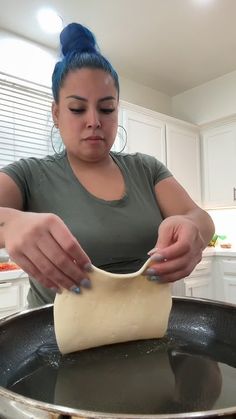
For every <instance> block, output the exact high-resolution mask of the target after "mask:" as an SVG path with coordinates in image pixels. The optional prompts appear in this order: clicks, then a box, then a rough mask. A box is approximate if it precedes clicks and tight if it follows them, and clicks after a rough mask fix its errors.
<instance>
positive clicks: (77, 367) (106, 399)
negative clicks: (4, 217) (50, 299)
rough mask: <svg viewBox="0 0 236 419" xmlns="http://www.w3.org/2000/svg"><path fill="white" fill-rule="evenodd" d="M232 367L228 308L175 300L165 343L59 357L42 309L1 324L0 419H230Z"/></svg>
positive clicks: (234, 390)
mask: <svg viewBox="0 0 236 419" xmlns="http://www.w3.org/2000/svg"><path fill="white" fill-rule="evenodd" d="M235 367H236V306H234V305H232V304H223V303H220V302H213V301H211V300H203V299H194V298H182V297H181V298H180V297H174V298H173V306H172V310H171V314H170V319H169V325H168V330H167V334H166V336H165V337H164V338H162V339H151V340H144V341H136V342H126V343H123V344H117V345H109V346H104V347H100V348H93V349H90V350H85V351H81V352H78V353H74V354H69V355H67V356H64V357H62V356H61V355H60V354H59V351H58V348H57V345H56V340H55V334H54V325H53V306H52V305H47V306H44V307H41V308H38V309H33V310H27V311H25V312H22V313H19V314H16V315H13V316H9V317H7V318H5V319H2V320H0V417H1V418H4V419H26V418H27V419H29V418H33V419H44V418H50V419H52V418H53V419H56V418H57V419H59V418H60V419H63V418H64V419H65V418H67V419H72V418H96V419H101V418H122V419H123V418H132V419H136V418H147V419H151V418H155V419H157V418H160V419H161V418H163V419H164V418H169V419H171V418H197V417H219V416H221V417H222V416H227V417H229V418H235V417H236V368H235ZM225 372H226V373H227V374H228V376H227V377H228V378H227V380H228V381H227V380H226V383H225V376H224V374H225ZM227 374H226V375H227ZM71 383H72V384H73V385H71ZM222 392H223V393H224V394H223V393H222ZM222 394H223V396H224V397H223V396H222ZM222 397H223V399H224V400H223V399H222ZM221 399H222V404H220V403H219V401H220V400H221ZM72 401H73V403H71V402H72Z"/></svg>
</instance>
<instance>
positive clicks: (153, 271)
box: [144, 268, 156, 276]
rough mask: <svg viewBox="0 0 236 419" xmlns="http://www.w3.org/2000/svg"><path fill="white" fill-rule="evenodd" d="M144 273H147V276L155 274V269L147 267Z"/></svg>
mask: <svg viewBox="0 0 236 419" xmlns="http://www.w3.org/2000/svg"><path fill="white" fill-rule="evenodd" d="M144 275H147V276H152V275H156V271H155V269H152V268H148V269H147V270H146V271H145V272H144Z"/></svg>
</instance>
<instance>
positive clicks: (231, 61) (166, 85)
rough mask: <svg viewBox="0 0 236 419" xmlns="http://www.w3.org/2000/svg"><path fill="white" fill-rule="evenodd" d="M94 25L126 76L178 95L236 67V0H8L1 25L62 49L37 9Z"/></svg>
mask: <svg viewBox="0 0 236 419" xmlns="http://www.w3.org/2000/svg"><path fill="white" fill-rule="evenodd" d="M45 6H49V7H51V8H54V9H55V10H57V12H58V13H59V14H60V15H61V16H62V18H63V21H64V25H66V24H68V23H70V22H72V21H74V22H80V23H83V24H85V25H87V26H88V27H89V28H90V29H91V30H92V31H93V32H94V34H95V35H96V38H97V41H98V44H99V45H100V48H101V50H102V53H103V54H104V55H105V56H106V57H107V58H108V59H109V60H110V61H111V62H112V64H113V66H114V67H115V68H116V70H117V71H118V73H119V74H120V76H123V77H125V78H128V79H132V80H134V81H136V82H138V83H141V84H143V85H145V86H148V87H150V88H153V89H155V90H158V91H160V92H163V93H165V94H167V95H169V96H174V95H176V94H178V93H181V92H183V91H185V90H188V89H191V88H192V87H195V86H198V85H200V84H203V83H205V82H208V81H210V80H212V79H215V78H217V77H220V76H222V75H224V74H226V73H230V72H232V71H235V70H236V23H235V19H236V0H7V2H6V1H5V0H0V10H1V13H0V28H2V29H5V30H8V31H11V32H14V33H15V34H18V35H21V36H24V37H25V38H27V39H30V40H33V41H36V42H38V43H40V44H43V45H46V46H48V47H50V48H55V49H58V35H51V34H50V35H48V34H45V33H43V32H42V30H41V29H40V27H39V25H38V23H37V20H36V12H37V10H38V9H39V8H40V7H45Z"/></svg>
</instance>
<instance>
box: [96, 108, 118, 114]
mask: <svg viewBox="0 0 236 419" xmlns="http://www.w3.org/2000/svg"><path fill="white" fill-rule="evenodd" d="M114 110H115V109H111V108H102V109H100V112H102V113H106V114H109V113H112V112H114Z"/></svg>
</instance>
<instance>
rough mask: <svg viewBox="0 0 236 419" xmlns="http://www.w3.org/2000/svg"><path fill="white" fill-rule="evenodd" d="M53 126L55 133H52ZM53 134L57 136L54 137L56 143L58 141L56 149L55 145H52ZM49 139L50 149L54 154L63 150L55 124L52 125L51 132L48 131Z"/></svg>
mask: <svg viewBox="0 0 236 419" xmlns="http://www.w3.org/2000/svg"><path fill="white" fill-rule="evenodd" d="M54 128H56V129H57V132H56V133H54ZM55 134H56V135H57V138H56V143H57V145H58V143H59V145H58V150H57V149H56V147H55V145H54V141H53V137H54V135H55ZM50 140H51V146H52V149H53V151H54V153H55V154H60V153H61V152H62V151H63V143H62V140H61V137H60V135H59V130H58V126H57V125H56V124H53V125H52V128H51V132H50Z"/></svg>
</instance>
